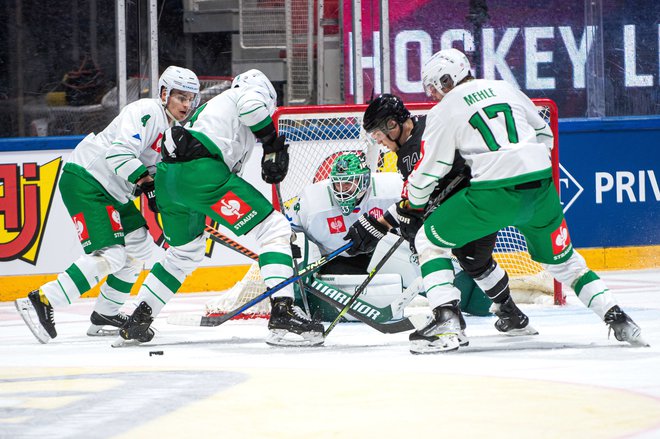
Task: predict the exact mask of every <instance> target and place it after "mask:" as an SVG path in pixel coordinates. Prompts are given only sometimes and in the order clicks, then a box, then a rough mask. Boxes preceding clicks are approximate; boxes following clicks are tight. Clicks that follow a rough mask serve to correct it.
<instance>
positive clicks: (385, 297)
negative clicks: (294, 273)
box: [287, 152, 419, 322]
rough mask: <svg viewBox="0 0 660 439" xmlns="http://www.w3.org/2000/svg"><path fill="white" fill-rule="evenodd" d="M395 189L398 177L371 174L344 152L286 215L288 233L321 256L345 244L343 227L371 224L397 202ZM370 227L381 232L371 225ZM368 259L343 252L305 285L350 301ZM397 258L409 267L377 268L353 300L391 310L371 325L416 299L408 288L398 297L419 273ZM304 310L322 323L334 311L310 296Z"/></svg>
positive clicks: (399, 315) (369, 255)
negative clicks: (299, 236)
mask: <svg viewBox="0 0 660 439" xmlns="http://www.w3.org/2000/svg"><path fill="white" fill-rule="evenodd" d="M401 189H402V180H401V177H399V175H398V174H396V173H394V172H381V173H373V174H372V173H371V170H370V169H369V167H368V166H367V164H366V163H365V161H364V160H363V158H362V156H361V155H358V154H357V153H355V152H345V153H342V154H340V155H338V156H337V157H336V158H335V159H334V161H333V162H332V164H331V170H330V176H329V178H327V179H325V180H322V181H320V182H318V183H314V184H313V185H311V186H307V187H306V188H305V189H304V190H303V191H302V193H301V194H300V195H299V197H298V200H297V202H296V203H295V204H294V205H293V206H292V208H291V209H289V211H288V213H287V214H288V216H289V218H290V220H291V227H292V229H293V230H294V231H296V232H302V233H304V235H305V237H306V238H307V239H308V240H309V241H311V242H313V243H315V244H316V245H317V247H318V248H319V252H320V253H321V255H327V254H329V253H331V252H333V251H334V250H335V249H337V248H339V247H341V246H343V245H345V243H346V241H345V239H346V238H345V235H346V232H347V230H348V228H349V227H350V226H351V224H353V223H354V222H355V221H357V220H358V219H359V218H362V217H365V218H369V219H370V220H371V221H374V222H376V221H377V219H378V218H380V217H381V216H382V215H383V214H384V213H385V212H386V211H387V208H388V207H389V206H390V205H392V204H394V203H395V202H396V201H397V200H398V199H399V198H400V196H401ZM376 225H377V226H378V227H381V226H380V225H379V224H378V223H377V222H376ZM406 252H407V254H406ZM305 253H307V252H305ZM372 255H373V249H371V251H370V252H367V253H361V254H358V255H350V254H347V253H344V254H342V255H340V256H337V257H336V258H335V259H333V260H332V261H330V262H328V263H327V264H326V265H324V266H323V267H322V268H321V270H320V271H319V273H318V274H319V275H318V276H316V277H315V278H314V279H309V280H308V281H311V283H312V286H313V287H315V288H317V289H320V290H323V291H332V292H334V293H338V294H342V293H343V294H344V295H345V296H346V297H350V296H351V294H352V291H353V290H354V288H355V287H357V286H358V285H359V284H361V283H362V281H363V280H364V275H366V274H367V273H368V271H369V270H368V266H369V263H370V261H371V259H372ZM399 256H400V259H403V260H405V261H406V263H407V265H409V267H399V266H397V267H395V270H392V267H383V268H382V269H381V270H380V272H379V274H377V275H376V277H375V278H374V279H373V280H372V281H371V282H370V284H369V287H368V289H367V291H365V294H364V295H363V296H361V298H360V299H358V300H359V303H364V302H363V301H366V303H367V304H370V305H376V306H382V307H384V308H387V309H389V310H391V311H392V313H391V315H389V314H382V315H379V316H378V318H377V319H376V320H377V321H380V322H386V321H389V320H391V319H398V318H402V317H403V308H404V307H405V306H406V305H407V304H408V303H409V302H410V300H412V298H413V297H414V296H416V295H417V290H414V291H413V290H412V289H411V290H409V291H407V292H406V294H402V288H404V287H407V286H409V282H410V283H411V282H412V281H413V280H414V279H415V278H417V277H418V276H419V274H418V273H417V272H416V270H415V269H414V268H413V267H412V264H410V263H409V262H408V261H409V260H410V256H411V254H410V252H409V251H407V250H405V249H402V248H400V255H399ZM391 259H395V258H394V257H393V258H391ZM388 268H389V270H388ZM418 284H419V282H418ZM325 287H328V288H330V290H328V289H326V288H325ZM309 305H310V308H311V311H312V314H315V312H319V315H320V316H321V318H322V319H324V320H334V318H335V317H336V312H335V310H334V308H332V307H329V306H327V305H325V303H324V302H322V301H320V300H319V299H317V298H316V297H314V296H311V297H309ZM388 307H389V308H388ZM364 309H367V308H364Z"/></svg>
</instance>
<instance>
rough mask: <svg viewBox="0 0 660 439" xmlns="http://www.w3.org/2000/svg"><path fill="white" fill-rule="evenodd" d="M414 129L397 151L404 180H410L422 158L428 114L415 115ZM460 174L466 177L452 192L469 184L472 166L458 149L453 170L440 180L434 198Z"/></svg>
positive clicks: (399, 167)
mask: <svg viewBox="0 0 660 439" xmlns="http://www.w3.org/2000/svg"><path fill="white" fill-rule="evenodd" d="M412 121H413V124H414V126H413V129H412V131H411V132H410V137H409V138H408V140H406V141H405V143H404V144H403V145H401V147H400V148H399V150H398V151H397V153H396V154H397V161H396V167H397V170H398V171H399V173H400V174H401V175H402V176H403V179H404V180H406V181H407V180H408V176H409V175H410V173H411V172H412V171H413V169H414V168H415V164H417V162H418V161H419V159H420V155H421V154H420V149H421V145H422V134H424V128H425V127H426V116H413V117H412ZM459 174H464V175H465V177H466V178H465V179H464V180H463V182H461V184H459V185H458V186H457V187H456V188H455V189H454V190H453V191H452V192H456V191H458V190H460V189H462V188H464V187H465V186H467V185H468V183H469V180H470V167H469V166H468V165H467V164H466V163H465V159H463V157H461V155H460V154H459V153H458V151H456V155H455V156H454V165H453V166H452V168H451V170H450V171H449V172H448V173H447V175H445V176H444V177H443V178H441V179H440V180H439V181H438V186H437V187H436V189H435V190H434V191H433V195H432V196H431V198H434V197H435V196H436V195H437V194H439V193H440V191H442V190H443V189H444V188H445V187H447V185H448V184H449V183H451V182H452V181H453V180H454V178H456V177H457V176H458V175H459Z"/></svg>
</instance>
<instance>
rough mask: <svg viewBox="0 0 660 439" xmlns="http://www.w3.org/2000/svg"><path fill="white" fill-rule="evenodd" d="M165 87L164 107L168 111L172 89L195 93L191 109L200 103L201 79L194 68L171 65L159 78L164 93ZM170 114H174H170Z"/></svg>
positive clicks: (160, 90) (160, 87) (159, 85)
mask: <svg viewBox="0 0 660 439" xmlns="http://www.w3.org/2000/svg"><path fill="white" fill-rule="evenodd" d="M163 87H165V100H164V101H163V107H165V110H166V111H167V103H168V102H169V99H170V94H171V93H172V90H180V91H183V92H190V93H193V94H194V97H193V99H192V101H191V102H190V109H191V110H192V109H194V108H195V107H197V105H199V100H200V94H199V88H200V87H199V79H198V78H197V75H195V73H193V71H192V70H188V69H184V68H183V67H177V66H169V67H168V68H166V69H165V71H164V72H163V74H162V75H160V78H159V79H158V90H159V93H162V90H163ZM159 96H160V95H159ZM170 116H172V115H171V114H170Z"/></svg>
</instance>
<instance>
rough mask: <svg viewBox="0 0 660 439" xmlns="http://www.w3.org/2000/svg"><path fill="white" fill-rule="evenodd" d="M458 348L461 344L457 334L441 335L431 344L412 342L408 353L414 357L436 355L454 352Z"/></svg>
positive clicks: (423, 341)
mask: <svg viewBox="0 0 660 439" xmlns="http://www.w3.org/2000/svg"><path fill="white" fill-rule="evenodd" d="M460 346H461V344H460V341H459V338H458V335H457V334H442V335H440V337H438V339H437V340H435V341H433V342H430V341H428V340H412V341H411V342H410V353H411V354H414V355H419V354H438V353H444V352H452V351H456V350H458V348H459V347H460ZM466 346H467V345H466Z"/></svg>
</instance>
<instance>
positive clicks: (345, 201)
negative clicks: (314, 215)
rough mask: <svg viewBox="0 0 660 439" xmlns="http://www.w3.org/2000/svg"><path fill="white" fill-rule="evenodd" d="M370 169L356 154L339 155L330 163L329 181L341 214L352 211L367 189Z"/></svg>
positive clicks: (347, 213)
mask: <svg viewBox="0 0 660 439" xmlns="http://www.w3.org/2000/svg"><path fill="white" fill-rule="evenodd" d="M370 178H371V171H370V170H369V168H368V167H367V165H366V163H365V162H364V161H363V160H362V159H361V158H360V157H358V156H357V154H353V153H348V154H343V155H340V156H339V157H337V158H336V159H335V161H334V162H333V163H332V170H331V171H330V183H331V187H332V194H333V195H334V197H335V200H337V204H339V207H340V208H341V213H342V215H344V216H346V215H349V214H350V213H351V212H353V209H355V206H357V205H358V204H359V203H360V201H362V198H364V195H365V194H366V193H367V189H369V181H370Z"/></svg>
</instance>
